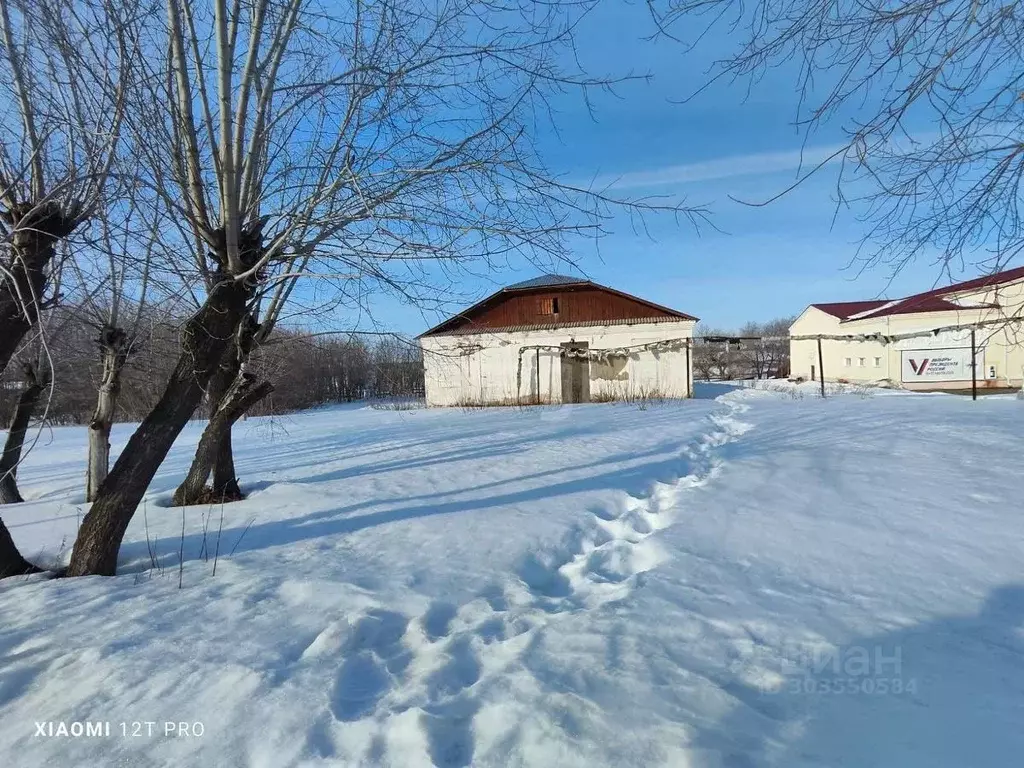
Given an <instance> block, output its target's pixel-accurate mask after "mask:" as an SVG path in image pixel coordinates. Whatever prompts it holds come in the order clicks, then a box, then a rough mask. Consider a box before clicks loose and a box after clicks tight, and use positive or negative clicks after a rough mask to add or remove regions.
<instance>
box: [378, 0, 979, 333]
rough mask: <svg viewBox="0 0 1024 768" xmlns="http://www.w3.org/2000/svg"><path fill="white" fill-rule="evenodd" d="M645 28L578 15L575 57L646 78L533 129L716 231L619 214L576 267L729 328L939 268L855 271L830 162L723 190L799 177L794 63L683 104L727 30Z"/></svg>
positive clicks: (418, 326)
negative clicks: (659, 31) (701, 213)
mask: <svg viewBox="0 0 1024 768" xmlns="http://www.w3.org/2000/svg"><path fill="white" fill-rule="evenodd" d="M651 31H652V25H651V22H650V20H649V18H648V17H647V16H646V12H645V10H644V7H643V4H642V3H640V4H624V3H607V4H604V5H602V6H601V8H600V9H599V11H598V12H597V13H595V14H593V15H592V16H591V17H589V18H588V19H587V20H586V22H585V23H584V26H583V27H582V28H581V29H580V34H579V38H580V42H581V51H580V54H581V60H582V61H583V63H584V65H585V66H586V67H588V68H589V69H591V70H594V71H613V72H619V73H621V72H624V71H628V70H633V71H634V72H637V73H642V72H650V73H651V74H652V75H653V79H652V80H651V81H650V82H646V83H644V82H636V83H631V84H627V85H624V86H621V87H620V88H618V92H617V95H614V96H613V95H604V94H602V95H598V96H597V97H596V98H595V99H594V101H593V104H594V107H595V112H594V115H593V116H592V115H591V114H590V113H588V111H587V110H586V108H585V106H584V104H583V102H582V100H580V99H579V98H578V97H576V96H571V97H566V98H565V99H563V100H561V101H560V102H559V103H558V105H557V106H558V108H559V114H558V117H557V121H558V125H559V129H560V130H559V133H558V134H557V135H556V134H555V133H554V132H551V133H548V134H545V135H543V136H541V137H540V143H541V148H542V151H543V153H544V154H545V157H546V159H547V160H548V162H549V164H550V166H551V167H552V168H553V169H554V170H556V171H558V172H561V173H565V174H567V178H569V179H571V180H573V181H587V180H590V179H600V180H608V179H617V180H618V184H619V187H620V188H621V189H622V190H623V191H626V192H629V193H631V194H664V195H684V196H685V197H686V199H687V200H688V201H689V202H692V203H695V204H702V205H705V206H707V207H708V209H709V210H710V214H711V218H712V221H713V222H714V225H715V226H716V227H717V228H718V230H721V231H716V230H715V229H713V228H711V227H704V228H702V230H701V231H700V232H698V231H696V230H695V229H694V228H693V227H692V226H690V225H689V224H688V223H686V222H683V223H681V224H679V225H677V224H676V223H675V222H673V221H670V220H668V219H667V217H666V218H664V219H656V220H652V221H651V222H650V235H647V234H642V233H637V232H635V231H633V228H632V226H631V225H630V222H629V220H628V218H627V217H625V216H621V217H618V218H617V219H616V220H615V221H614V222H612V225H611V229H612V230H613V231H612V233H611V234H610V235H609V236H608V237H606V238H603V239H602V240H601V242H600V243H599V246H598V247H595V245H594V243H593V242H591V241H585V240H582V239H581V240H580V242H579V243H577V244H574V245H573V251H574V254H575V256H576V258H577V260H578V262H579V264H580V266H581V267H582V268H583V270H584V271H585V273H586V274H587V276H589V277H590V278H592V279H594V280H596V281H597V282H600V283H604V284H607V285H610V286H613V287H615V288H618V289H620V290H624V291H627V292H630V293H634V294H636V295H639V296H642V297H645V298H648V299H650V300H652V301H655V302H657V303H660V304H664V305H667V306H671V307H674V308H677V309H680V310H683V311H685V312H689V313H690V314H694V315H697V316H698V317H700V318H702V319H703V320H704V321H706V322H707V323H708V324H709V325H713V326H717V327H724V328H733V327H738V326H739V325H741V324H742V323H743V322H744V321H747V320H759V321H763V320H769V319H772V318H775V317H783V316H793V315H796V314H798V313H799V312H800V311H802V310H803V308H804V307H805V306H806V305H807V304H809V303H812V302H817V301H843V300H855V299H867V298H876V297H881V296H886V297H891V296H897V295H904V294H907V293H914V292H917V291H920V290H926V289H928V288H931V287H932V286H933V285H935V284H936V281H940V282H944V281H941V280H940V275H939V270H938V268H937V267H936V266H935V265H934V264H930V263H927V262H920V263H916V264H913V265H911V266H910V267H908V268H907V269H905V270H904V271H903V272H901V273H900V274H899V275H897V276H896V277H895V278H893V277H892V276H891V275H890V274H889V272H888V271H886V269H885V268H884V267H879V268H876V269H873V270H871V271H868V272H866V273H859V272H858V271H857V269H856V268H852V269H851V268H850V267H849V265H850V262H851V260H852V259H853V257H854V255H855V253H856V251H857V246H858V243H859V241H860V238H861V236H862V234H863V231H864V225H863V224H862V223H860V222H858V221H857V219H856V214H857V213H858V211H841V212H840V213H839V215H838V217H835V214H836V207H835V203H834V200H833V198H834V185H835V181H836V172H837V170H838V166H832V167H828V168H826V169H824V171H823V172H821V173H820V174H818V175H817V176H815V177H813V178H811V179H810V180H808V181H805V182H804V183H803V184H802V185H801V186H799V187H798V188H797V189H795V190H794V191H792V192H790V193H789V194H787V195H786V196H784V197H783V198H782V199H780V200H778V201H776V202H774V203H771V204H770V205H768V206H765V207H750V206H746V205H743V204H740V203H737V202H735V201H733V200H731V199H730V196H733V197H738V198H740V199H743V200H749V201H762V200H766V199H768V198H771V197H773V196H774V195H776V194H778V193H779V192H781V191H782V190H784V189H786V188H787V187H788V186H789V185H791V184H792V182H793V181H794V180H795V178H796V177H797V171H798V166H799V162H800V158H801V147H802V146H803V142H804V137H803V136H802V135H801V134H800V133H799V132H798V131H797V129H796V128H795V127H794V125H793V121H794V117H795V114H796V107H797V104H796V94H795V92H794V83H795V78H794V76H793V73H792V71H791V70H778V71H775V72H771V73H769V75H768V76H767V77H766V78H765V79H764V80H762V81H761V82H760V83H759V84H758V85H757V86H756V87H755V88H754V90H753V91H752V92H749V93H748V90H747V88H746V87H745V85H743V84H735V85H732V84H727V83H722V84H720V85H716V86H715V87H713V88H710V89H708V90H707V91H705V92H704V93H703V94H701V95H700V96H698V97H697V98H696V99H694V100H691V101H689V102H687V103H679V100H680V98H681V97H683V96H686V95H688V94H690V93H692V92H693V91H694V90H695V89H696V88H698V87H699V86H700V85H701V84H702V83H703V82H705V79H706V75H705V67H706V66H707V64H708V63H709V62H710V61H711V59H712V57H713V56H715V55H721V54H723V53H725V52H727V51H728V50H730V49H731V46H730V42H729V41H728V40H726V39H722V38H719V39H714V38H709V39H707V40H706V41H705V43H704V45H703V47H702V49H700V50H699V51H698V52H696V53H692V52H691V53H689V54H687V53H685V52H684V51H682V50H681V48H680V46H679V45H678V43H674V42H672V41H667V40H665V41H659V42H656V43H655V42H651V41H650V40H649V39H645V38H647V37H648V36H649V35H650V33H651ZM920 128H921V130H927V129H928V126H920ZM841 140H842V134H841V132H840V130H839V126H838V125H836V126H831V127H829V128H826V129H825V130H821V131H819V133H818V134H817V135H815V136H813V137H811V138H810V139H809V140H808V141H807V144H806V149H807V153H808V155H809V156H811V157H816V156H824V155H827V154H829V153H830V152H831V151H834V148H835V146H836V145H837V144H838V143H839V142H840V141H841ZM834 217H835V219H834ZM560 271H567V270H565V269H563V270H560ZM536 274H537V270H536V269H535V268H532V267H530V266H529V265H527V264H524V265H522V267H521V268H520V269H509V270H506V271H503V272H500V273H495V274H491V275H489V276H487V277H468V276H467V278H466V279H465V281H464V285H463V286H462V287H463V289H464V291H463V292H464V293H465V294H468V295H471V296H474V297H476V298H482V297H483V296H485V295H487V294H488V293H490V292H492V291H494V290H496V289H497V288H498V287H500V286H502V285H506V284H508V283H512V282H516V281H518V280H522V279H525V278H528V277H532V276H534V275H536ZM969 276H973V274H968V275H966V276H965V277H969ZM459 304H461V302H459ZM373 308H374V313H375V315H376V320H377V322H378V323H383V324H385V325H387V326H389V327H390V328H392V329H394V330H397V331H400V332H404V333H410V334H416V333H419V332H421V331H423V330H424V329H426V328H427V327H429V326H430V325H432V324H434V323H435V322H437V321H439V320H440V319H442V317H441V316H440V315H439V314H435V313H427V314H425V313H423V312H421V311H419V310H417V309H415V308H412V307H403V306H396V305H395V304H394V303H393V302H391V301H389V300H387V299H381V300H380V301H379V302H375V303H374V307H373ZM456 309H458V306H452V307H451V310H456Z"/></svg>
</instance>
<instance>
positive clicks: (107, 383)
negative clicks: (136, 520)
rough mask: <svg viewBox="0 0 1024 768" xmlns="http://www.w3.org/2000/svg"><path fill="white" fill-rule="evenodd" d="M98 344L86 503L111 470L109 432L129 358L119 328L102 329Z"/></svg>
mask: <svg viewBox="0 0 1024 768" xmlns="http://www.w3.org/2000/svg"><path fill="white" fill-rule="evenodd" d="M97 343H98V344H99V346H100V358H101V359H102V361H103V377H102V378H101V379H100V386H99V390H98V392H97V394H96V410H95V411H93V414H92V420H91V421H90V422H89V467H88V471H87V474H86V481H85V497H86V499H87V500H88V501H95V500H96V494H97V493H99V489H100V485H102V483H103V481H104V479H106V477H107V472H108V471H109V469H110V429H111V427H112V426H113V424H114V412H115V411H116V410H117V398H118V395H119V394H120V393H121V371H122V370H124V364H125V361H126V360H127V359H128V336H127V334H126V333H125V332H124V331H123V330H122V329H120V328H112V327H110V326H106V327H104V328H103V329H102V330H101V331H100V337H99V339H97Z"/></svg>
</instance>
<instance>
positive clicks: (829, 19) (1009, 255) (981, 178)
mask: <svg viewBox="0 0 1024 768" xmlns="http://www.w3.org/2000/svg"><path fill="white" fill-rule="evenodd" d="M648 6H649V8H650V9H651V10H652V12H653V15H654V17H655V20H656V22H657V24H658V25H659V27H660V28H661V29H662V31H664V32H666V33H667V34H669V35H672V36H674V37H677V38H679V39H685V40H687V42H693V43H696V41H697V40H698V38H700V37H701V36H702V35H703V34H704V33H705V32H707V31H708V28H709V27H717V26H721V27H723V31H727V32H728V33H729V35H730V37H731V39H734V40H738V41H739V44H738V47H737V48H736V49H735V50H734V51H733V52H732V53H731V54H729V55H728V56H727V57H725V58H723V59H721V60H720V61H719V62H718V65H717V70H716V71H715V74H714V77H713V80H720V79H725V80H732V79H739V80H748V81H749V80H756V79H757V78H758V77H760V76H761V75H763V74H764V73H765V72H766V71H767V70H769V69H770V68H772V67H774V66H777V65H783V64H785V65H786V66H791V67H794V71H795V73H796V74H795V78H796V83H795V85H796V88H797V91H798V93H799V94H800V97H801V98H800V110H799V114H798V117H797V120H798V123H799V124H800V125H801V126H802V128H803V129H804V131H805V134H806V135H807V136H808V137H809V136H810V135H811V134H812V133H813V132H815V131H816V130H817V129H818V128H819V127H821V126H822V125H823V124H825V123H827V122H833V123H837V124H839V125H840V126H841V127H842V128H843V129H844V131H845V133H846V137H847V141H846V144H845V146H843V147H841V148H840V149H838V150H837V151H836V152H835V153H833V154H832V156H831V157H830V158H828V160H826V161H825V162H826V163H827V162H829V161H834V160H838V161H841V171H840V179H839V184H838V186H837V197H838V203H839V204H846V203H859V204H860V210H861V211H862V212H863V216H864V218H865V220H866V221H868V222H869V223H870V228H869V232H868V236H867V237H866V238H865V244H864V245H865V247H864V249H863V250H862V252H861V254H860V259H861V260H862V261H863V263H864V265H865V266H870V265H874V264H879V263H882V264H886V265H888V266H889V268H891V269H892V270H893V272H896V271H898V270H899V269H901V268H902V267H903V266H904V265H906V264H907V263H908V262H909V261H911V260H912V259H915V258H917V257H919V256H922V255H926V256H928V257H929V258H930V257H933V256H934V254H935V253H936V252H938V254H939V263H940V264H941V266H942V268H943V270H944V271H952V270H954V269H955V268H958V267H959V266H960V265H962V264H963V263H964V262H965V261H973V262H975V263H976V264H977V265H979V266H982V267H983V268H986V269H988V270H991V271H997V270H999V269H1002V268H1004V267H1005V266H1006V265H1007V264H1009V263H1010V262H1012V261H1013V260H1015V259H1017V258H1018V257H1019V255H1020V253H1021V249H1022V248H1024V219H1022V214H1021V207H1020V200H1021V196H1022V191H1024V190H1022V188H1021V180H1022V177H1024V141H1022V139H1024V135H1022V133H1024V130H1022V104H1024V101H1022V99H1021V93H1022V90H1024V45H1022V44H1024V14H1022V13H1021V12H1020V8H1019V7H1018V6H1017V5H1016V4H1014V3H983V2H978V1H977V0H914V1H913V2H910V1H909V0H904V1H901V2H889V1H888V0H857V1H856V2H854V1H853V0H843V1H841V2H817V1H815V0H753V1H752V2H744V3H735V2H731V0H648ZM716 39H721V36H718V37H716ZM921 126H927V127H926V128H924V129H922V128H921ZM824 164H825V163H822V164H821V165H818V166H815V167H809V168H806V169H805V173H804V175H803V176H802V177H801V180H802V179H803V178H806V177H807V176H808V175H810V174H811V173H813V172H814V171H816V170H818V169H819V168H820V167H821V166H822V165H824ZM858 182H859V183H858ZM798 183H799V182H798ZM863 190H867V191H866V192H865V191H863Z"/></svg>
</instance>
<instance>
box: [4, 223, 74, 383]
mask: <svg viewBox="0 0 1024 768" xmlns="http://www.w3.org/2000/svg"><path fill="white" fill-rule="evenodd" d="M76 215H77V212H76V211H72V212H66V211H64V210H62V209H61V208H60V206H58V205H56V204H52V203H48V204H40V205H32V204H31V203H25V204H23V205H20V206H16V207H14V208H12V210H11V211H9V212H8V213H6V214H4V218H5V219H6V220H7V223H8V225H9V226H10V227H11V228H12V229H13V230H14V235H13V237H12V238H11V251H10V252H11V257H10V260H9V262H8V264H7V268H6V270H5V271H4V275H3V280H2V281H0V372H2V371H3V370H4V369H6V368H7V364H8V363H9V362H10V361H11V358H12V357H13V356H14V353H15V352H16V351H17V349H18V347H19V346H20V345H21V342H22V340H23V339H24V338H25V334H27V333H28V332H29V331H30V330H31V329H32V327H33V326H34V325H35V324H36V322H38V320H39V311H40V310H41V309H42V303H43V291H44V290H45V289H46V269H47V267H48V266H49V264H50V262H51V261H53V257H54V254H55V253H56V248H55V246H56V243H57V241H58V240H59V239H61V238H64V237H67V236H68V235H69V234H71V232H72V230H74V228H75V225H76V223H77V221H76Z"/></svg>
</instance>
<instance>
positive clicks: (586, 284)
mask: <svg viewBox="0 0 1024 768" xmlns="http://www.w3.org/2000/svg"><path fill="white" fill-rule="evenodd" d="M696 323H697V318H695V317H692V316H690V315H687V314H685V313H683V312H678V311H676V310H674V309H669V308H667V307H663V306H660V305H658V304H654V303H653V302H650V301H646V300H644V299H641V298H638V297H636V296H631V295H629V294H627V293H623V292H622V291H617V290H615V289H613V288H608V287H606V286H603V285H598V284H596V283H593V282H591V281H589V280H585V279H582V278H576V277H566V276H563V275H544V276H542V277H539V278H535V279H533V280H527V281H525V282H522V283H517V284H515V285H511V286H509V287H507V288H503V289H502V290H500V291H498V292H497V293H495V294H493V295H492V296H489V297H487V298H486V299H484V300H483V301H481V302H479V303H477V304H475V305H473V306H472V307H470V308H469V309H466V310H465V311H463V312H460V313H459V314H458V315H456V316H455V317H452V318H450V319H448V320H446V321H445V322H443V323H441V324H440V325H437V326H435V327H434V328H431V329H430V330H429V331H427V332H425V333H424V334H422V335H421V336H420V337H419V340H420V345H421V347H422V349H423V363H424V368H425V387H426V398H427V405H430V406H452V405H511V404H516V403H536V402H541V403H559V402H566V403H570V402H571V403H579V402H588V401H603V400H617V399H633V398H651V397H670V398H682V397H690V396H691V395H692V392H693V368H692V359H691V354H690V351H691V350H690V343H691V339H692V338H693V327H694V325H696Z"/></svg>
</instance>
